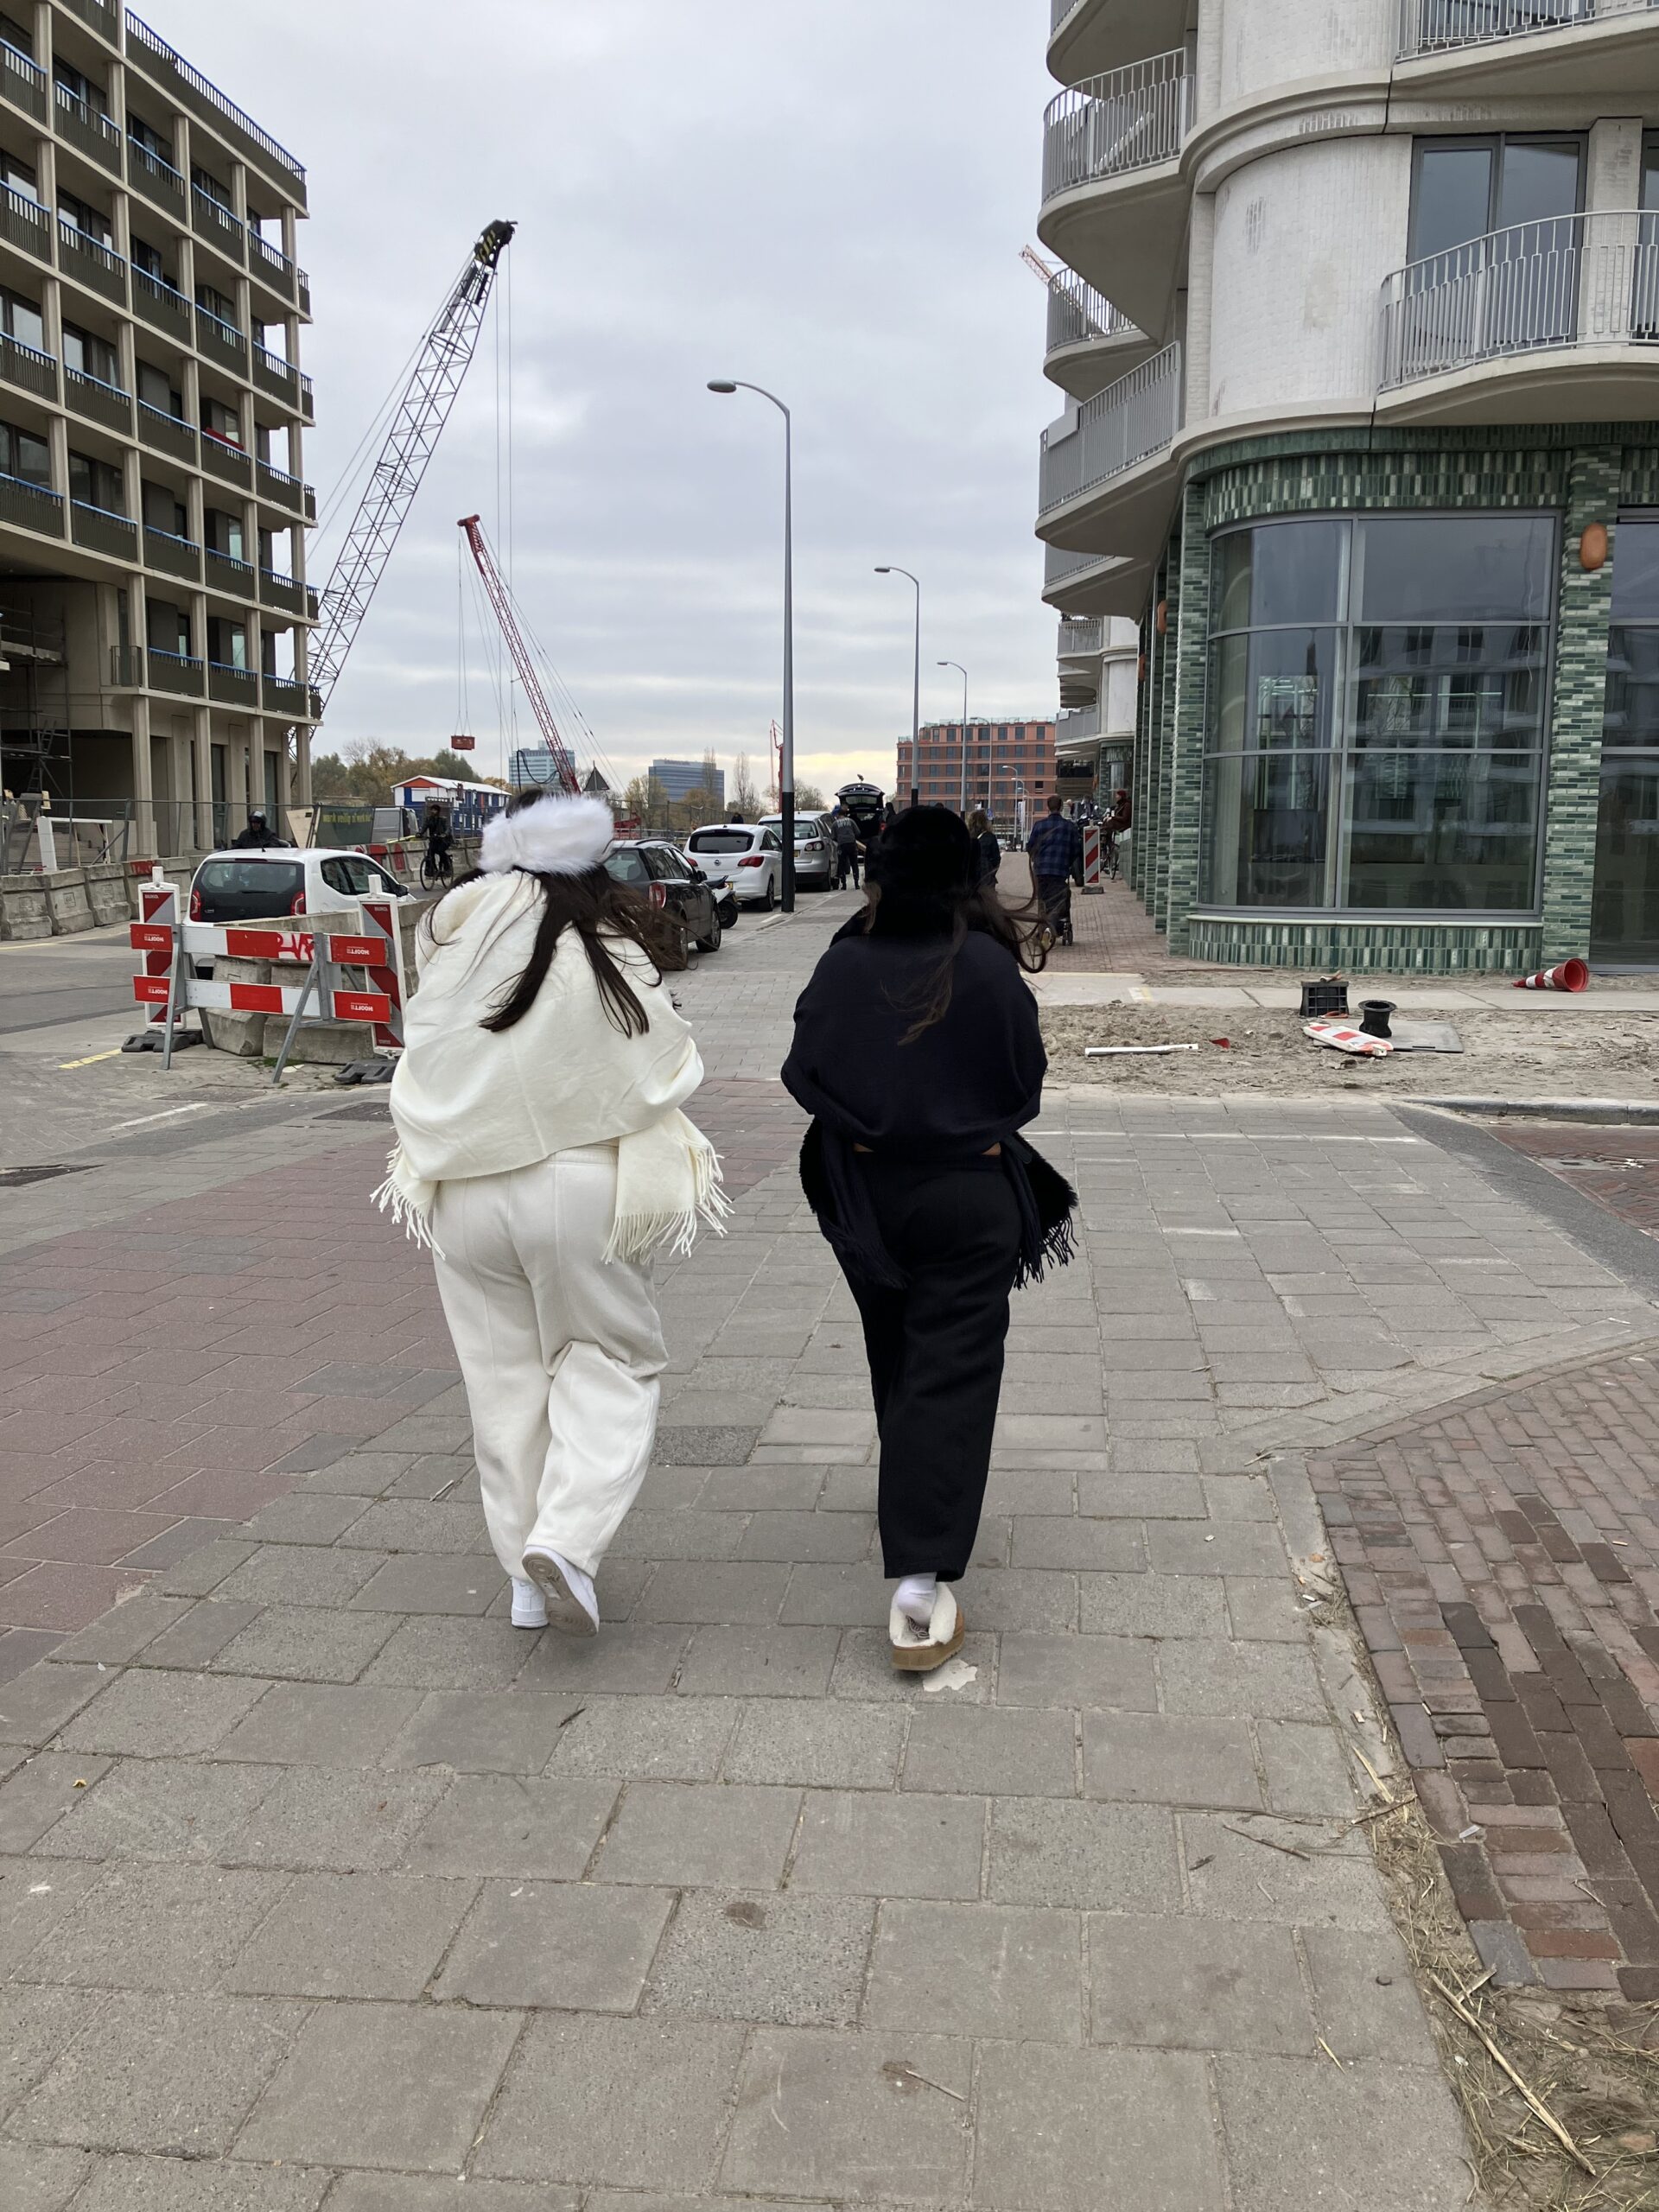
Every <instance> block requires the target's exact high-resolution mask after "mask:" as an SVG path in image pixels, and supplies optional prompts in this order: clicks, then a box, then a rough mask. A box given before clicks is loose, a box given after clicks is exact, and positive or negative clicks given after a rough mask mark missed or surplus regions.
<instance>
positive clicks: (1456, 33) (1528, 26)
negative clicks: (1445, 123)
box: [1399, 0, 1659, 61]
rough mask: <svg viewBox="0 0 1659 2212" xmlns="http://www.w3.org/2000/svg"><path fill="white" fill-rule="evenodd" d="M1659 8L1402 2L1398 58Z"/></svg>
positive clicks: (1637, 3)
mask: <svg viewBox="0 0 1659 2212" xmlns="http://www.w3.org/2000/svg"><path fill="white" fill-rule="evenodd" d="M1656 8H1659V0H1400V48H1399V58H1400V59H1401V60H1402V61H1410V60H1414V59H1415V58H1416V57H1417V56H1418V55H1419V54H1448V53H1452V52H1454V51H1455V50H1456V49H1457V48H1459V47H1462V46H1490V45H1491V43H1492V42H1493V41H1494V40H1496V39H1503V38H1526V37H1528V36H1529V35H1532V34H1534V33H1535V32H1538V31H1561V30H1570V29H1573V27H1574V26H1575V25H1577V24H1580V23H1603V22H1610V21H1611V19H1612V18H1613V17H1614V16H1640V15H1645V14H1647V13H1649V11H1650V10H1654V9H1656Z"/></svg>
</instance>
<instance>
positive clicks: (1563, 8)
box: [1397, 0, 1659, 96]
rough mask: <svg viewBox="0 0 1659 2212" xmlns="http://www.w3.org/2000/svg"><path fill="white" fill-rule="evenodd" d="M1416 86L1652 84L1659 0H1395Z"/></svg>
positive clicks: (1657, 78)
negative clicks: (1397, 0) (1397, 2)
mask: <svg viewBox="0 0 1659 2212" xmlns="http://www.w3.org/2000/svg"><path fill="white" fill-rule="evenodd" d="M1397 44H1398V60H1399V61H1400V63H1401V65H1402V67H1404V68H1405V69H1406V70H1407V74H1406V76H1405V77H1404V78H1403V79H1402V82H1403V83H1405V84H1408V85H1409V86H1411V88H1412V90H1413V91H1416V90H1417V89H1418V87H1420V86H1421V87H1422V88H1424V89H1425V90H1427V88H1428V87H1429V86H1440V85H1444V86H1446V87H1447V88H1448V89H1453V88H1455V89H1457V90H1459V91H1467V92H1472V93H1475V94H1477V95H1478V94H1480V93H1481V92H1485V91H1487V90H1488V89H1490V91H1491V92H1493V93H1496V94H1497V95H1499V96H1502V95H1503V94H1506V93H1511V92H1515V93H1521V92H1555V93H1561V94H1572V93H1577V92H1588V91H1592V90H1605V86H1607V85H1608V84H1610V83H1622V84H1624V86H1625V87H1626V89H1627V90H1636V89H1638V88H1641V87H1645V88H1646V89H1648V90H1649V91H1651V90H1652V89H1653V88H1654V86H1655V85H1656V82H1659V0H1400V31H1399V38H1398V41H1397Z"/></svg>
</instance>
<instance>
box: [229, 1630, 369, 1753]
mask: <svg viewBox="0 0 1659 2212" xmlns="http://www.w3.org/2000/svg"><path fill="white" fill-rule="evenodd" d="M391 1632H392V1623H391V1620H390V1619H389V1618H387V1617H386V1616H385V1614H384V1613H353V1612H341V1611H338V1610H335V1609H332V1608H325V1607H323V1606H321V1605H268V1606H266V1608H265V1609H264V1611H263V1612H261V1613H259V1614H257V1616H256V1617H255V1618H254V1619H253V1620H252V1621H251V1622H250V1623H249V1624H248V1626H247V1627H246V1628H245V1629H244V1630H242V1632H241V1633H240V1635H238V1636H234V1637H232V1638H231V1640H230V1642H229V1643H226V1644H225V1645H224V1646H223V1647H222V1648H221V1649H220V1650H219V1652H218V1653H217V1654H216V1655H215V1656H214V1657H213V1660H212V1661H211V1662H209V1664H210V1666H211V1668H212V1670H213V1672H214V1673H215V1674H226V1675H264V1677H265V1678H266V1680H267V1681H296V1682H354V1681H356V1680H357V1678H358V1676H359V1675H360V1674H361V1673H362V1672H363V1670H364V1669H365V1667H366V1666H367V1665H368V1663H369V1662H370V1660H372V1658H373V1657H374V1656H375V1654H376V1652H378V1650H379V1649H380V1647H381V1646H382V1645H383V1644H384V1643H385V1642H386V1640H387V1638H388V1637H390V1636H391ZM234 1756H236V1755H235V1754H234V1753H232V1752H227V1753H226V1757H227V1758H232V1757H234Z"/></svg>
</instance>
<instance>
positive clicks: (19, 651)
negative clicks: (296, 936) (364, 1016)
mask: <svg viewBox="0 0 1659 2212" xmlns="http://www.w3.org/2000/svg"><path fill="white" fill-rule="evenodd" d="M0 9H3V10H4V11H5V12H3V13H0V748H3V753H0V785H3V786H4V788H5V790H6V791H7V792H9V793H10V794H11V795H12V797H13V798H14V800H16V801H18V802H21V803H22V806H23V808H24V809H25V810H27V809H28V808H29V802H30V801H31V800H34V799H37V798H39V797H41V795H44V797H45V798H46V799H47V801H48V803H49V806H50V810H51V812H52V814H53V816H54V819H55V820H57V821H59V822H62V821H63V820H64V819H65V818H66V817H70V818H77V819H82V820H89V821H101V822H105V823H111V824H112V825H114V830H113V832H112V837H113V840H114V842H116V844H117V847H118V849H120V848H121V847H122V846H123V845H124V849H125V850H126V851H127V852H128V854H129V855H153V854H179V853H187V852H189V851H191V850H199V849H203V848H205V847H207V846H209V845H211V844H213V843H214V842H218V841H219V839H221V838H222V837H223V836H225V835H226V832H227V831H233V830H234V829H238V828H239V827H240V826H241V823H242V822H243V820H244V819H245V810H246V808H247V807H248V806H249V805H250V804H253V805H263V806H264V807H265V808H267V809H269V810H277V809H278V808H281V807H283V806H286V805H289V804H296V805H304V804H308V802H309V798H310V767H309V753H308V745H309V735H310V725H311V723H313V722H314V721H315V720H316V718H317V714H318V707H317V701H316V696H315V692H314V691H313V690H311V688H310V687H309V685H308V683H307V680H306V637H307V631H308V626H309V625H310V624H311V623H312V622H313V621H314V620H315V616H316V612H317V606H316V595H315V593H314V592H313V591H312V590H311V589H310V588H308V585H307V582H306V576H305V533H306V528H307V525H308V524H310V523H312V522H314V521H315V515H316V505H315V497H314V495H313V493H312V492H311V490H310V488H309V487H308V486H307V484H306V483H305V481H304V469H303V463H302V438H303V434H304V429H305V425H306V424H307V423H309V422H310V421H311V419H312V412H313V402H312V393H311V386H310V383H309V380H308V378H306V377H305V376H304V375H303V374H302V372H301V369H300V365H299V361H300V350H299V346H300V332H301V329H302V326H303V325H304V324H305V323H306V322H307V321H308V320H309V318H310V305H311V302H310V293H309V287H308V283H307V280H306V276H305V272H304V270H302V269H301V268H300V267H299V266H298V265H297V263H296V225H297V223H298V221H299V219H300V218H301V217H302V216H303V215H304V213H305V212H306V184H305V171H304V169H303V168H302V166H301V165H300V163H299V162H297V161H296V160H295V158H294V157H293V156H292V155H290V154H289V153H288V152H287V151H286V149H284V148H283V147H282V146H281V145H279V144H278V143H277V140H276V139H275V138H273V137H270V134H269V133H268V132H266V131H265V130H262V129H261V128H260V126H259V125H258V124H257V123H255V122H254V121H253V120H252V119H251V117H249V116H248V115H247V114H245V112H244V111H243V110H242V109H241V108H240V107H238V105H236V103H235V102H234V101H233V100H232V99H229V98H228V97H227V96H226V94H225V93H223V92H220V91H219V89H218V87H217V86H214V85H213V84H211V83H210V82H209V81H208V79H207V78H206V77H205V76H203V75H202V74H201V73H200V71H199V70H197V69H195V68H194V67H192V65H191V64H190V63H189V62H188V61H187V60H184V59H183V57H182V56H181V55H180V54H176V53H175V52H174V50H173V48H171V47H170V46H168V44H167V43H166V41H164V40H162V38H161V37H159V36H158V35H157V34H156V32H155V31H153V30H152V29H149V26H148V25H147V24H145V23H144V22H141V21H140V19H139V18H138V17H137V16H135V15H132V14H130V13H127V14H124V13H123V12H122V11H121V10H119V9H118V8H116V7H114V6H110V5H106V4H105V0H39V3H38V4H34V5H30V4H29V0H0ZM12 811H13V817H14V824H15V823H16V811H17V810H16V808H14V809H13V810H12Z"/></svg>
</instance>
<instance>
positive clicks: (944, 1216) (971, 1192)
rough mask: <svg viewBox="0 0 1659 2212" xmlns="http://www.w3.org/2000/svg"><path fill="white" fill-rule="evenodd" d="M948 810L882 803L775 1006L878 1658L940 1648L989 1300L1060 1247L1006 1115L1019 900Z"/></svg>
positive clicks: (1027, 1095) (991, 1330)
mask: <svg viewBox="0 0 1659 2212" xmlns="http://www.w3.org/2000/svg"><path fill="white" fill-rule="evenodd" d="M975 861H976V853H975V846H974V841H973V838H972V837H971V836H969V831H968V828H967V825H966V823H963V821H961V820H960V818H959V817H957V816H956V815H954V814H952V813H950V812H948V811H947V810H944V809H943V808H938V807H918V808H912V809H911V810H909V811H907V812H906V813H904V814H901V815H900V816H899V818H898V820H897V821H896V823H894V825H893V828H892V829H889V830H888V831H887V834H886V836H884V837H882V838H881V839H880V842H879V843H878V844H877V845H876V847H875V848H874V850H873V851H872V853H871V855H870V868H869V880H868V903H867V905H866V906H865V907H864V908H863V910H862V911H861V912H860V913H859V914H857V915H855V917H854V918H853V919H852V920H851V921H849V922H848V923H846V924H845V925H843V927H842V929H840V930H839V931H837V932H836V936H835V938H833V940H832V941H831V943H830V944H829V948H828V950H826V951H825V953H824V955H823V958H822V959H821V960H820V961H819V963H818V964H817V968H816V969H814V971H813V974H812V976H811V980H810V982H808V984H807V986H806V988H805V990H804V991H803V993H802V994H801V996H800V1000H799V1001H798V1004H797V1006H796V1008H795V1040H794V1044H793V1046H792V1048H791V1052H790V1055H789V1058H788V1060H787V1061H786V1062H785V1066H784V1071H783V1072H784V1082H785V1085H786V1086H787V1088H788V1089H789V1090H790V1091H791V1094H792V1095H793V1096H794V1097H795V1098H796V1099H797V1100H798V1102H799V1103H800V1104H801V1105H803V1106H804V1108H805V1109H807V1111H808V1112H809V1113H810V1115H811V1116H812V1117H813V1120H812V1126H811V1128H810V1130H809V1131H808V1133H807V1137H806V1141H805V1143H804V1146H803V1147H802V1152H801V1181H802V1185H803V1188H804V1191H805V1192H806V1196H807V1199H808V1202H809V1203H810V1205H811V1207H812V1210H813V1211H814V1212H815V1213H816V1215H817V1220H818V1226H819V1228H820V1229H821V1230H823V1234H824V1236H826V1237H827V1238H828V1239H829V1243H830V1245H831V1247H832V1248H833V1249H834V1251H835V1254H836V1258H837V1260H838V1261H839V1262H840V1263H841V1267H842V1272H843V1273H844V1274H845V1275H846V1277H847V1280H848V1283H849V1287H850V1288H851V1290H852V1294H853V1297H854V1299H855V1301H856V1303H857V1306H858V1310H859V1313H860V1316H861V1319H862V1322H863V1326H864V1344H865V1351H866V1353H867V1356H868V1360H869V1367H870V1384H871V1391H872V1395H873V1396H874V1401H875V1418H876V1427H877V1430H878V1432H879V1433H880V1476H879V1485H878V1504H877V1518H878V1522H879V1524H880V1536H881V1556H882V1560H883V1564H884V1567H885V1569H886V1572H887V1574H888V1575H889V1576H891V1577H892V1578H893V1580H895V1582H896V1583H897V1587H896V1589H895V1590H894V1592H893V1600H892V1605H891V1608H890V1611H889V1615H888V1624H887V1632H888V1637H889V1639H890V1642H891V1644H892V1649H893V1664H894V1665H895V1666H896V1667H899V1668H902V1669H906V1670H907V1671H912V1672H921V1671H925V1670H926V1669H931V1668H934V1667H938V1666H939V1665H941V1664H943V1662H944V1661H945V1660H946V1659H948V1658H950V1656H952V1654H953V1653H955V1652H956V1651H957V1650H958V1649H960V1648H961V1644H962V1640H963V1634H964V1632H965V1627H964V1623H963V1617H962V1612H961V1609H960V1608H959V1607H958V1605H957V1602H956V1599H955V1595H954V1592H952V1590H951V1588H950V1585H951V1584H952V1583H953V1582H955V1581H957V1580H958V1579H959V1578H960V1577H961V1575H962V1574H963V1572H964V1571H965V1569H966V1567H967V1565H968V1561H969V1556H970V1554H971V1553H972V1551H973V1547H974V1541H975V1538H976V1535H977V1533H978V1529H979V1516H980V1509H981V1506H982V1503H983V1502H984V1497H985V1484H986V1478H987V1476H988V1472H989V1469H990V1459H991V1434H992V1430H993V1428H994V1427H995V1421H996V1407H997V1399H998V1395H999V1394H1000V1391H1001V1379H1002V1352H1003V1344H1004V1340H1005V1338H1006V1337H1007V1327H1008V1294H1009V1293H1010V1291H1012V1290H1013V1289H1014V1287H1016V1285H1018V1284H1019V1283H1021V1282H1025V1281H1036V1280H1038V1279H1039V1277H1040V1276H1041V1274H1042V1272H1043V1268H1044V1266H1045V1264H1046V1262H1050V1261H1053V1262H1057V1263H1063V1262H1065V1260H1066V1259H1068V1258H1069V1257H1070V1256H1071V1207H1072V1206H1073V1205H1074V1204H1075V1203H1076V1200H1075V1196H1074V1193H1073V1192H1071V1189H1070V1188H1069V1186H1068V1185H1066V1183H1065V1180H1064V1179H1063V1178H1062V1177H1061V1176H1059V1175H1058V1174H1057V1173H1056V1172H1055V1171H1054V1170H1053V1169H1052V1167H1050V1166H1048V1164H1047V1162H1046V1160H1043V1159H1042V1158H1041V1157H1040V1156H1039V1154H1037V1153H1036V1152H1034V1151H1033V1149H1032V1147H1031V1146H1030V1145H1028V1144H1027V1142H1026V1141H1025V1139H1024V1138H1023V1137H1021V1136H1020V1135H1019V1132H1020V1129H1022V1128H1024V1127H1025V1125H1026V1124H1027V1122H1031V1121H1033V1120H1034V1119H1035V1118H1036V1116H1037V1115H1038V1113H1039V1111H1040V1109H1041V1106H1042V1096H1043V1074H1044V1070H1045V1068H1046V1059H1045V1056H1044V1052H1043V1042H1042V1037H1041V1034H1040V1033H1039V1028H1038V1023H1037V1003H1036V1001H1035V999H1034V998H1033V995H1032V994H1031V992H1030V990H1029V989H1028V988H1027V985H1026V982H1025V979H1024V976H1023V975H1022V974H1021V972H1020V971H1021V969H1037V968H1040V967H1041V965H1042V953H1041V951H1040V950H1039V949H1038V946H1037V943H1036V940H1035V938H1034V936H1033V923H1034V919H1035V917H1034V915H1033V912H1032V910H1031V909H1030V908H1027V909H1025V910H1023V911H1021V912H1016V911H1014V910H1013V909H1011V908H1009V907H1007V906H1004V905H1003V904H1002V903H1001V900H1000V899H997V898H995V897H994V896H992V895H990V894H989V893H988V890H987V888H986V887H985V886H983V885H982V884H980V883H976V880H975Z"/></svg>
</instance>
